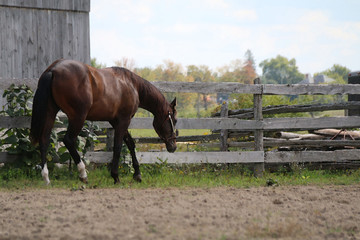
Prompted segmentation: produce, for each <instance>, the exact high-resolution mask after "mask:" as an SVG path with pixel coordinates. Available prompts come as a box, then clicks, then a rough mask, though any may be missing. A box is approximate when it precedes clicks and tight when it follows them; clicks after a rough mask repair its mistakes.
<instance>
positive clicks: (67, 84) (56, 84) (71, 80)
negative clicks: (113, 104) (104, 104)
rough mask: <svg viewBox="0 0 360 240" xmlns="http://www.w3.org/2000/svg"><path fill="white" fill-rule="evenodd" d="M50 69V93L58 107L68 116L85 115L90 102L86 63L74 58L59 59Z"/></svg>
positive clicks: (90, 93) (90, 91)
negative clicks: (51, 77) (51, 76)
mask: <svg viewBox="0 0 360 240" xmlns="http://www.w3.org/2000/svg"><path fill="white" fill-rule="evenodd" d="M50 71H51V72H52V75H53V79H52V94H53V97H54V100H55V102H56V104H57V105H58V106H59V107H60V109H61V110H62V111H63V112H65V113H66V114H67V115H68V117H69V118H70V117H73V116H76V115H79V116H81V115H82V116H83V115H86V112H87V111H88V109H89V108H90V107H91V103H92V89H91V84H90V82H89V70H88V65H86V64H84V63H81V62H78V61H74V60H59V61H58V62H57V63H56V64H55V65H54V66H53V67H52V69H50Z"/></svg>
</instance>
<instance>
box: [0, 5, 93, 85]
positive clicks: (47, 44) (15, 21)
mask: <svg viewBox="0 0 360 240" xmlns="http://www.w3.org/2000/svg"><path fill="white" fill-rule="evenodd" d="M89 11H90V0H61V1H59V0H26V1H23V0H12V1H7V0H0V29H1V31H0V78H38V77H39V76H40V75H41V73H42V72H43V71H44V70H45V69H46V67H47V66H48V65H49V64H51V63H52V62H53V61H55V60H56V59H59V58H68V59H76V60H79V61H82V62H85V63H90V38H89V34H90V32H89Z"/></svg>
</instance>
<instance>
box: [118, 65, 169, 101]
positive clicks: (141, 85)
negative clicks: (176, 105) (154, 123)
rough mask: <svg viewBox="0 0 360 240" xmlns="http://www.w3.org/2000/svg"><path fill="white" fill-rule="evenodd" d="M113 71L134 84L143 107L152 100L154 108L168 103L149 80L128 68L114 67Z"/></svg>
mask: <svg viewBox="0 0 360 240" xmlns="http://www.w3.org/2000/svg"><path fill="white" fill-rule="evenodd" d="M112 69H113V71H115V72H116V73H117V74H118V75H119V76H121V77H123V79H126V80H128V81H131V82H132V84H133V85H134V87H135V88H136V89H137V90H138V93H139V99H140V104H141V105H145V104H146V101H149V99H150V98H151V100H152V102H151V104H152V105H153V106H163V105H164V102H167V101H166V99H165V97H164V95H163V94H162V93H161V92H160V90H159V89H158V88H156V87H155V86H154V85H153V84H151V83H150V82H149V81H148V80H146V79H144V78H142V77H140V76H139V75H137V74H135V73H134V72H132V71H130V70H129V69H127V68H123V67H112Z"/></svg>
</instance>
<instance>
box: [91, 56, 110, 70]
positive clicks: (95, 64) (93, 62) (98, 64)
mask: <svg viewBox="0 0 360 240" xmlns="http://www.w3.org/2000/svg"><path fill="white" fill-rule="evenodd" d="M90 65H91V66H93V67H95V68H104V67H106V65H105V64H102V63H98V62H97V60H96V58H92V59H91V61H90Z"/></svg>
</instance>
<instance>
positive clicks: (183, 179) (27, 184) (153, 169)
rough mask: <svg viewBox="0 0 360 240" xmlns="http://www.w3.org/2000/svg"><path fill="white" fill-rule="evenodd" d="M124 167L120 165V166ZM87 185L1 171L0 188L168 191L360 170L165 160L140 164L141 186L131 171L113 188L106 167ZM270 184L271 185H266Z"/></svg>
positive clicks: (341, 176) (332, 179)
mask: <svg viewBox="0 0 360 240" xmlns="http://www.w3.org/2000/svg"><path fill="white" fill-rule="evenodd" d="M120 166H121V167H124V166H123V165H120ZM87 169H89V176H88V181H89V183H88V184H87V185H84V184H83V183H81V182H80V181H79V180H78V172H77V170H76V169H73V170H72V171H71V172H69V171H68V168H67V167H63V168H56V167H53V168H52V169H50V180H51V185H50V186H46V185H45V184H44V182H43V180H42V178H41V174H40V170H38V169H17V168H11V167H6V166H5V167H2V168H0V188H1V189H10V190H14V189H26V188H64V189H70V190H74V191H77V190H84V189H85V188H152V187H155V188H167V187H179V188H182V187H224V186H227V187H236V188H249V187H259V186H289V185H350V184H359V183H360V169H358V170H345V171H330V170H308V169H300V170H299V169H295V170H292V171H288V172H282V171H278V172H275V173H270V172H265V174H264V176H263V177H262V178H255V177H253V176H252V172H251V171H250V170H249V168H247V167H244V165H241V164H232V165H230V164H190V165H170V164H167V163H166V161H163V162H159V163H158V164H151V165H150V164H142V165H141V172H142V179H143V182H142V183H137V182H135V181H134V180H133V179H132V172H131V171H121V169H120V171H119V172H120V181H121V182H120V184H118V185H114V184H113V179H112V178H111V177H110V173H109V171H108V169H107V167H106V166H100V167H98V166H95V165H91V166H88V167H87ZM269 183H271V184H269Z"/></svg>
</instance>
